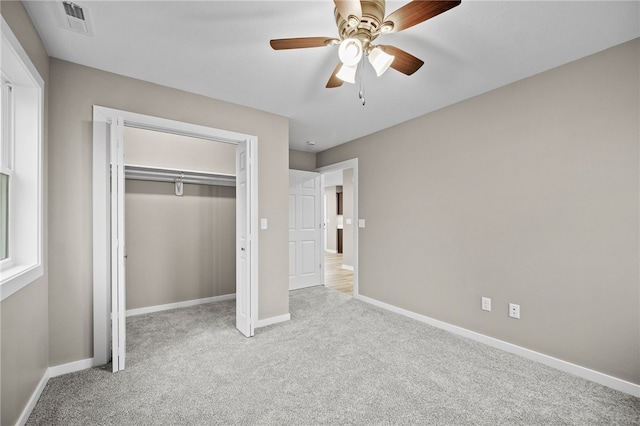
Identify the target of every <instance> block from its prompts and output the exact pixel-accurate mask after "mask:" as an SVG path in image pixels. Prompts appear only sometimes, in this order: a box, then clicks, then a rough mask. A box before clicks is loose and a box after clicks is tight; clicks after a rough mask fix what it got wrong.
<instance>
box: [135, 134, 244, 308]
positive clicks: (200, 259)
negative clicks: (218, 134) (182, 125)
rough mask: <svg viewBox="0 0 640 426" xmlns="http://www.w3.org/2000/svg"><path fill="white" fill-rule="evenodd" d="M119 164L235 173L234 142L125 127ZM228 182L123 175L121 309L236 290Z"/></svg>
mask: <svg viewBox="0 0 640 426" xmlns="http://www.w3.org/2000/svg"><path fill="white" fill-rule="evenodd" d="M124 137H125V163H126V164H134V165H141V166H150V167H160V168H168V169H177V170H185V171H203V172H212V173H222V174H231V175H235V173H236V146H235V145H233V144H228V143H221V142H212V141H209V140H204V139H197V138H192V137H187V136H180V135H174V134H169V133H162V132H157V131H150V130H145V129H136V128H131V127H125V134H124ZM235 197H236V189H235V187H223V186H205V185H184V194H183V195H182V196H176V195H175V185H174V184H173V183H168V182H149V181H135V180H127V182H126V200H125V212H126V218H125V222H126V224H127V226H126V227H125V230H126V247H127V268H126V273H127V297H126V300H127V309H137V308H144V307H149V306H156V305H164V304H167V303H176V302H183V301H186V300H194V299H202V298H206V297H212V296H221V295H225V294H232V293H235V292H236V281H235V280H236V270H235V267H236V259H235V244H236V240H235V230H236V228H235V226H236V219H235V218H236V211H235V208H236V202H235Z"/></svg>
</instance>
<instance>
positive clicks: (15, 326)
mask: <svg viewBox="0 0 640 426" xmlns="http://www.w3.org/2000/svg"><path fill="white" fill-rule="evenodd" d="M0 13H1V14H2V17H3V18H4V19H5V21H6V22H7V24H9V27H10V28H11V30H12V31H13V33H14V34H15V35H16V37H17V39H18V41H19V42H20V44H21V45H22V47H23V49H24V50H25V51H26V52H27V55H29V58H30V59H31V61H32V62H33V64H34V65H35V66H36V68H37V70H38V73H40V76H41V77H42V79H43V80H44V82H45V96H44V102H45V114H44V116H45V122H44V124H45V127H44V151H43V163H44V176H47V163H48V161H47V111H48V106H47V105H48V99H49V95H48V93H49V57H48V55H47V52H46V51H45V49H44V45H43V44H42V42H41V40H40V38H39V37H38V34H37V33H36V31H35V28H34V27H33V24H32V23H31V20H30V19H29V16H28V15H27V12H26V10H25V9H24V6H23V5H22V3H21V2H14V1H3V2H1V6H0ZM43 189H44V194H45V195H44V206H43V208H44V219H43V220H44V242H43V244H44V247H45V250H44V276H43V277H41V278H39V279H38V280H36V281H35V282H33V283H32V284H30V285H28V286H27V287H25V288H23V289H22V290H20V291H19V292H17V293H14V294H12V295H11V296H9V297H8V298H6V299H5V300H3V301H2V302H1V303H0V360H1V361H0V376H1V377H0V412H1V415H0V424H3V425H11V424H14V423H15V422H16V421H17V420H18V417H19V416H20V414H21V413H22V410H23V409H24V407H25V406H26V404H27V402H28V401H29V398H30V397H31V394H32V393H33V391H34V390H35V388H36V386H37V385H38V383H39V382H40V380H41V379H42V377H43V376H44V373H45V371H46V369H47V367H48V364H49V319H48V315H49V310H48V297H49V290H48V259H47V250H46V247H47V238H48V237H47V229H48V228H47V200H48V197H47V181H46V178H45V182H44V188H43Z"/></svg>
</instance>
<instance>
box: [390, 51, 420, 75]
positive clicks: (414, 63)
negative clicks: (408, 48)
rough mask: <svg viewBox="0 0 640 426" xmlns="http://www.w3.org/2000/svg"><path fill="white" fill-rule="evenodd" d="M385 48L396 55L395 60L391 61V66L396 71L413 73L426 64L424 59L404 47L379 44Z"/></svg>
mask: <svg viewBox="0 0 640 426" xmlns="http://www.w3.org/2000/svg"><path fill="white" fill-rule="evenodd" d="M379 47H382V49H384V51H385V52H386V53H388V54H389V55H393V56H395V59H394V60H393V62H391V65H390V66H391V68H393V69H394V70H396V71H400V72H401V73H403V74H406V75H411V74H413V73H414V72H416V71H418V70H419V69H420V67H421V66H422V65H423V64H424V61H423V60H421V59H418V58H416V57H415V56H413V55H412V54H410V53H407V52H405V51H404V50H402V49H398V48H397V47H394V46H379Z"/></svg>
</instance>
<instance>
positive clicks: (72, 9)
mask: <svg viewBox="0 0 640 426" xmlns="http://www.w3.org/2000/svg"><path fill="white" fill-rule="evenodd" d="M62 5H63V6H64V11H65V13H66V14H67V16H71V17H72V18H76V19H80V20H82V21H84V12H83V11H82V8H81V7H80V6H78V5H77V4H73V3H69V2H68V1H65V2H62Z"/></svg>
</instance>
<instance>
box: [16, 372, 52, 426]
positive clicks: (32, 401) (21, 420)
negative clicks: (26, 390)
mask: <svg viewBox="0 0 640 426" xmlns="http://www.w3.org/2000/svg"><path fill="white" fill-rule="evenodd" d="M48 382H49V369H47V370H45V372H44V375H43V376H42V379H40V383H38V386H36V388H35V390H34V391H33V393H32V394H31V398H29V402H27V405H26V406H25V407H24V410H22V413H21V414H20V417H18V421H17V422H16V425H17V426H24V425H25V424H26V423H27V420H29V416H30V415H31V412H32V411H33V409H34V408H35V407H36V404H37V403H38V400H39V399H40V395H42V391H43V390H44V388H45V386H47V383H48Z"/></svg>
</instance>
